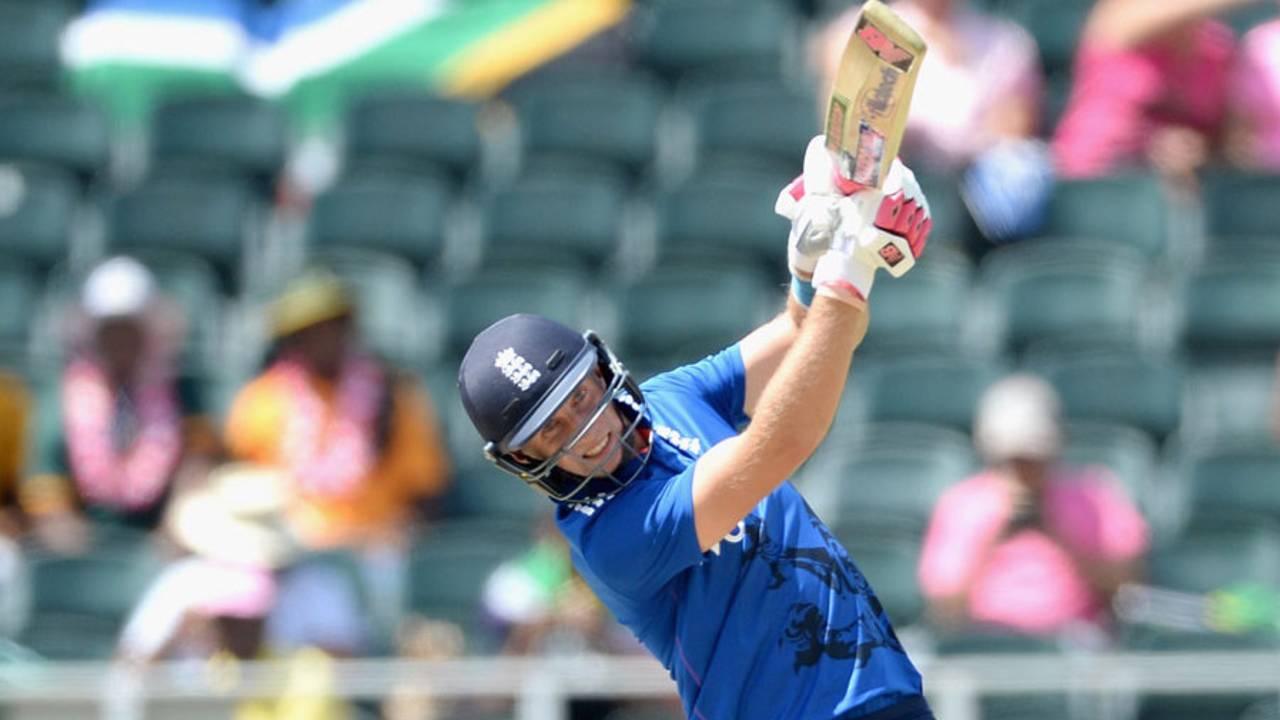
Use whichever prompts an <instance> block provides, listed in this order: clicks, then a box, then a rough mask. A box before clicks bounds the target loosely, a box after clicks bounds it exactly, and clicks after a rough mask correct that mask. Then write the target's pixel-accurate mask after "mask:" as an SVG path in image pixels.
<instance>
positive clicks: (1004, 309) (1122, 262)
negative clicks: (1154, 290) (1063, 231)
mask: <svg viewBox="0 0 1280 720" xmlns="http://www.w3.org/2000/svg"><path fill="white" fill-rule="evenodd" d="M1094 247H1096V246H1095V245H1094V244H1093V243H1083V242H1068V241H1056V240H1043V241H1037V242H1029V243H1021V244H1018V245H1011V246H1007V247H1003V248H1000V249H999V250H997V251H995V252H993V253H991V254H989V255H988V256H987V257H986V258H984V260H983V264H982V268H981V276H982V280H983V284H984V285H985V287H986V289H987V290H988V291H989V292H990V294H991V296H992V299H993V300H994V302H995V309H996V311H997V312H998V313H1000V314H1001V315H1003V323H1001V324H1002V326H1003V328H1004V331H1005V342H1006V344H1007V345H1008V346H1009V348H1010V349H1012V350H1014V351H1015V352H1021V351H1022V350H1025V349H1026V348H1027V347H1028V346H1029V345H1031V344H1032V343H1034V342H1036V341H1042V340H1052V341H1055V342H1063V341H1065V340H1067V339H1074V340H1094V339H1113V338H1133V337H1135V336H1136V335H1137V331H1138V328H1139V319H1140V318H1139V316H1140V312H1141V310H1142V308H1143V307H1144V298H1145V281H1146V266H1145V265H1144V264H1143V262H1142V261H1141V260H1140V259H1139V258H1137V257H1135V256H1134V255H1132V254H1129V253H1125V252H1123V251H1122V249H1121V248H1118V247H1113V248H1111V254H1110V256H1105V255H1104V256H1100V257H1099V256H1090V252H1091V249H1092V248H1094Z"/></svg>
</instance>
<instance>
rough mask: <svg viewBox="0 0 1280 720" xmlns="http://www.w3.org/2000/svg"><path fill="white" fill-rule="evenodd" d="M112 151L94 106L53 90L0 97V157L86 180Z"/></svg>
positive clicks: (97, 171) (105, 162)
mask: <svg viewBox="0 0 1280 720" xmlns="http://www.w3.org/2000/svg"><path fill="white" fill-rule="evenodd" d="M31 4H32V5H33V6H34V5H37V4H39V3H31ZM110 152H111V149H110V136H109V134H108V129H107V120H106V117H105V116H104V115H103V113H102V111H101V110H99V109H98V108H96V107H94V106H93V105H90V104H88V103H86V102H82V101H78V100H73V99H71V98H66V97H60V96H55V95H50V96H15V97H3V98H0V160H4V161H15V160H17V161H28V162H38V163H47V164H50V165H58V166H61V167H64V168H67V169H69V170H72V171H74V172H75V173H76V175H77V176H78V177H79V178H80V179H81V180H82V181H88V180H91V179H93V178H94V177H95V176H97V175H99V174H100V173H102V172H103V171H105V170H106V168H107V165H108V163H109V161H110Z"/></svg>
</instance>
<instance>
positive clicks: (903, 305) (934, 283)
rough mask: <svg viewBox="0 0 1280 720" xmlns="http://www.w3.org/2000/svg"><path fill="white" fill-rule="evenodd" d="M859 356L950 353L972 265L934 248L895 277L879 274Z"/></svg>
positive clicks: (964, 313) (964, 314) (955, 346)
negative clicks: (874, 305) (904, 273)
mask: <svg viewBox="0 0 1280 720" xmlns="http://www.w3.org/2000/svg"><path fill="white" fill-rule="evenodd" d="M880 275H881V281H880V282H878V283H877V284H876V286H875V298H876V307H875V312H874V313H873V314H872V316H871V326H870V328H869V329H868V331H867V337H866V340H865V342H864V343H863V344H862V346H861V347H860V348H859V354H860V356H861V357H864V358H865V357H868V356H870V355H872V354H883V355H902V354H910V353H955V352H957V351H958V350H959V349H960V347H961V341H962V337H963V334H964V330H965V325H964V324H965V322H966V320H967V319H968V318H969V317H970V311H969V298H970V284H971V282H972V276H973V269H972V267H970V265H969V262H968V261H967V260H966V259H965V258H964V257H963V256H962V255H960V254H959V253H958V252H947V251H946V250H945V249H944V248H934V249H932V251H930V252H927V253H926V254H925V255H924V256H923V257H922V258H921V259H920V262H919V265H918V267H916V268H915V269H914V270H912V271H911V272H910V273H909V274H908V275H905V276H903V277H901V278H891V277H889V275H888V273H881V274H880Z"/></svg>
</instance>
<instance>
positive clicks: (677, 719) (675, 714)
mask: <svg viewBox="0 0 1280 720" xmlns="http://www.w3.org/2000/svg"><path fill="white" fill-rule="evenodd" d="M683 718H684V713H683V712H681V711H680V710H679V709H678V708H660V707H634V706H628V707H623V708H619V709H617V710H614V711H612V712H610V713H609V714H608V715H605V716H604V720H682V719H683Z"/></svg>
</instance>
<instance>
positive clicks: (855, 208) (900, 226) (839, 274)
mask: <svg viewBox="0 0 1280 720" xmlns="http://www.w3.org/2000/svg"><path fill="white" fill-rule="evenodd" d="M836 215H837V217H838V222H837V225H836V227H835V229H834V230H833V232H832V238H831V247H830V249H829V250H827V251H826V252H825V253H823V254H822V256H821V257H820V258H819V259H818V262H817V264H816V265H815V266H814V269H813V287H814V289H815V290H816V291H817V292H818V293H819V294H822V295H829V296H832V297H835V298H837V299H840V300H844V301H846V302H850V303H854V304H858V303H864V302H866V300H867V298H868V297H869V296H870V295H871V286H872V284H873V283H874V282H875V273H876V270H879V269H881V268H883V269H885V270H888V271H889V274H890V275H893V276H894V277H901V276H902V275H904V274H906V272H907V271H908V270H910V269H911V268H913V267H915V263H916V258H918V257H920V255H921V254H922V253H924V248H925V244H926V243H927V242H928V240H929V231H930V230H931V229H932V228H933V219H932V217H931V215H930V214H929V202H928V200H926V199H925V197H924V193H923V192H922V191H921V190H920V185H919V184H917V183H916V176H915V174H914V173H912V172H911V170H910V168H908V167H907V166H906V165H903V164H902V163H901V162H900V161H898V160H897V159H895V160H894V161H893V165H892V166H891V167H890V168H889V173H888V175H887V176H886V177H885V181H884V185H883V187H882V188H881V189H880V190H874V189H872V190H863V191H861V192H857V193H854V194H853V195H851V196H849V197H842V198H840V200H839V201H838V202H837V206H836Z"/></svg>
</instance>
